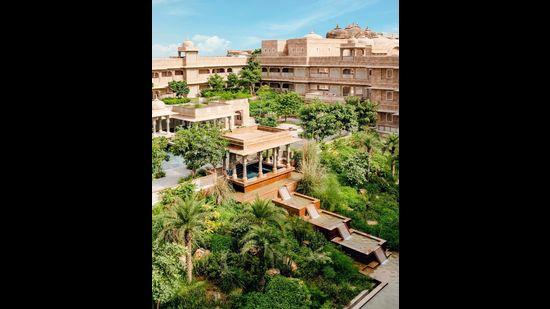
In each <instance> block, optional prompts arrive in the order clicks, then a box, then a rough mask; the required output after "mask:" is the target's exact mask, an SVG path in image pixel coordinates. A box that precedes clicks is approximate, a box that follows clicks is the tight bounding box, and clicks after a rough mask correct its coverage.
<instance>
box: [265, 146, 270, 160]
mask: <svg viewBox="0 0 550 309" xmlns="http://www.w3.org/2000/svg"><path fill="white" fill-rule="evenodd" d="M269 151H270V150H269V149H268V150H266V151H265V157H266V159H267V160H266V161H267V163H271V155H270V154H269Z"/></svg>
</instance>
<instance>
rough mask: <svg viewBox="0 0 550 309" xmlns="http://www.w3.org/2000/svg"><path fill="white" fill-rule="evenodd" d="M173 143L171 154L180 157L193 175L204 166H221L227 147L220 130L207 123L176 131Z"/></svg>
mask: <svg viewBox="0 0 550 309" xmlns="http://www.w3.org/2000/svg"><path fill="white" fill-rule="evenodd" d="M173 142H174V144H173V145H172V153H174V154H175V155H182V156H183V158H184V160H185V162H186V164H187V167H188V168H189V169H191V170H192V171H193V174H195V172H196V170H197V169H198V168H200V167H202V166H204V165H206V164H211V165H212V166H216V165H218V164H221V163H222V158H223V157H224V155H225V146H226V145H227V141H226V140H225V139H224V138H223V137H222V133H221V130H220V128H219V127H218V126H214V125H210V124H208V123H202V124H196V123H195V124H193V125H192V126H191V127H190V128H188V129H185V130H178V131H177V132H176V135H175V137H174V141H173Z"/></svg>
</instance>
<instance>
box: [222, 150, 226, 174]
mask: <svg viewBox="0 0 550 309" xmlns="http://www.w3.org/2000/svg"><path fill="white" fill-rule="evenodd" d="M222 167H223V169H222V174H225V171H227V154H225V155H224V156H223V162H222Z"/></svg>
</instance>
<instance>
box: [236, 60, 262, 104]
mask: <svg viewBox="0 0 550 309" xmlns="http://www.w3.org/2000/svg"><path fill="white" fill-rule="evenodd" d="M239 77H240V80H239V82H240V84H241V85H242V86H243V87H244V88H248V89H249V90H250V94H252V95H253V94H254V85H256V83H259V82H260V80H261V79H262V69H261V68H260V63H259V62H258V60H257V59H256V57H255V56H252V57H250V58H249V59H248V63H247V66H246V67H244V68H243V69H242V70H241V71H240V72H239Z"/></svg>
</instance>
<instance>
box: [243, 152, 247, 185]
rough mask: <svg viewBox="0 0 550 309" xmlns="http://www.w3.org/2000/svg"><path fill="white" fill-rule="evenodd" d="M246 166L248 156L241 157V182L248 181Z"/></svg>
mask: <svg viewBox="0 0 550 309" xmlns="http://www.w3.org/2000/svg"><path fill="white" fill-rule="evenodd" d="M247 164H248V156H243V181H244V182H246V181H247V180H248V177H247V174H246V165H247Z"/></svg>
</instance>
